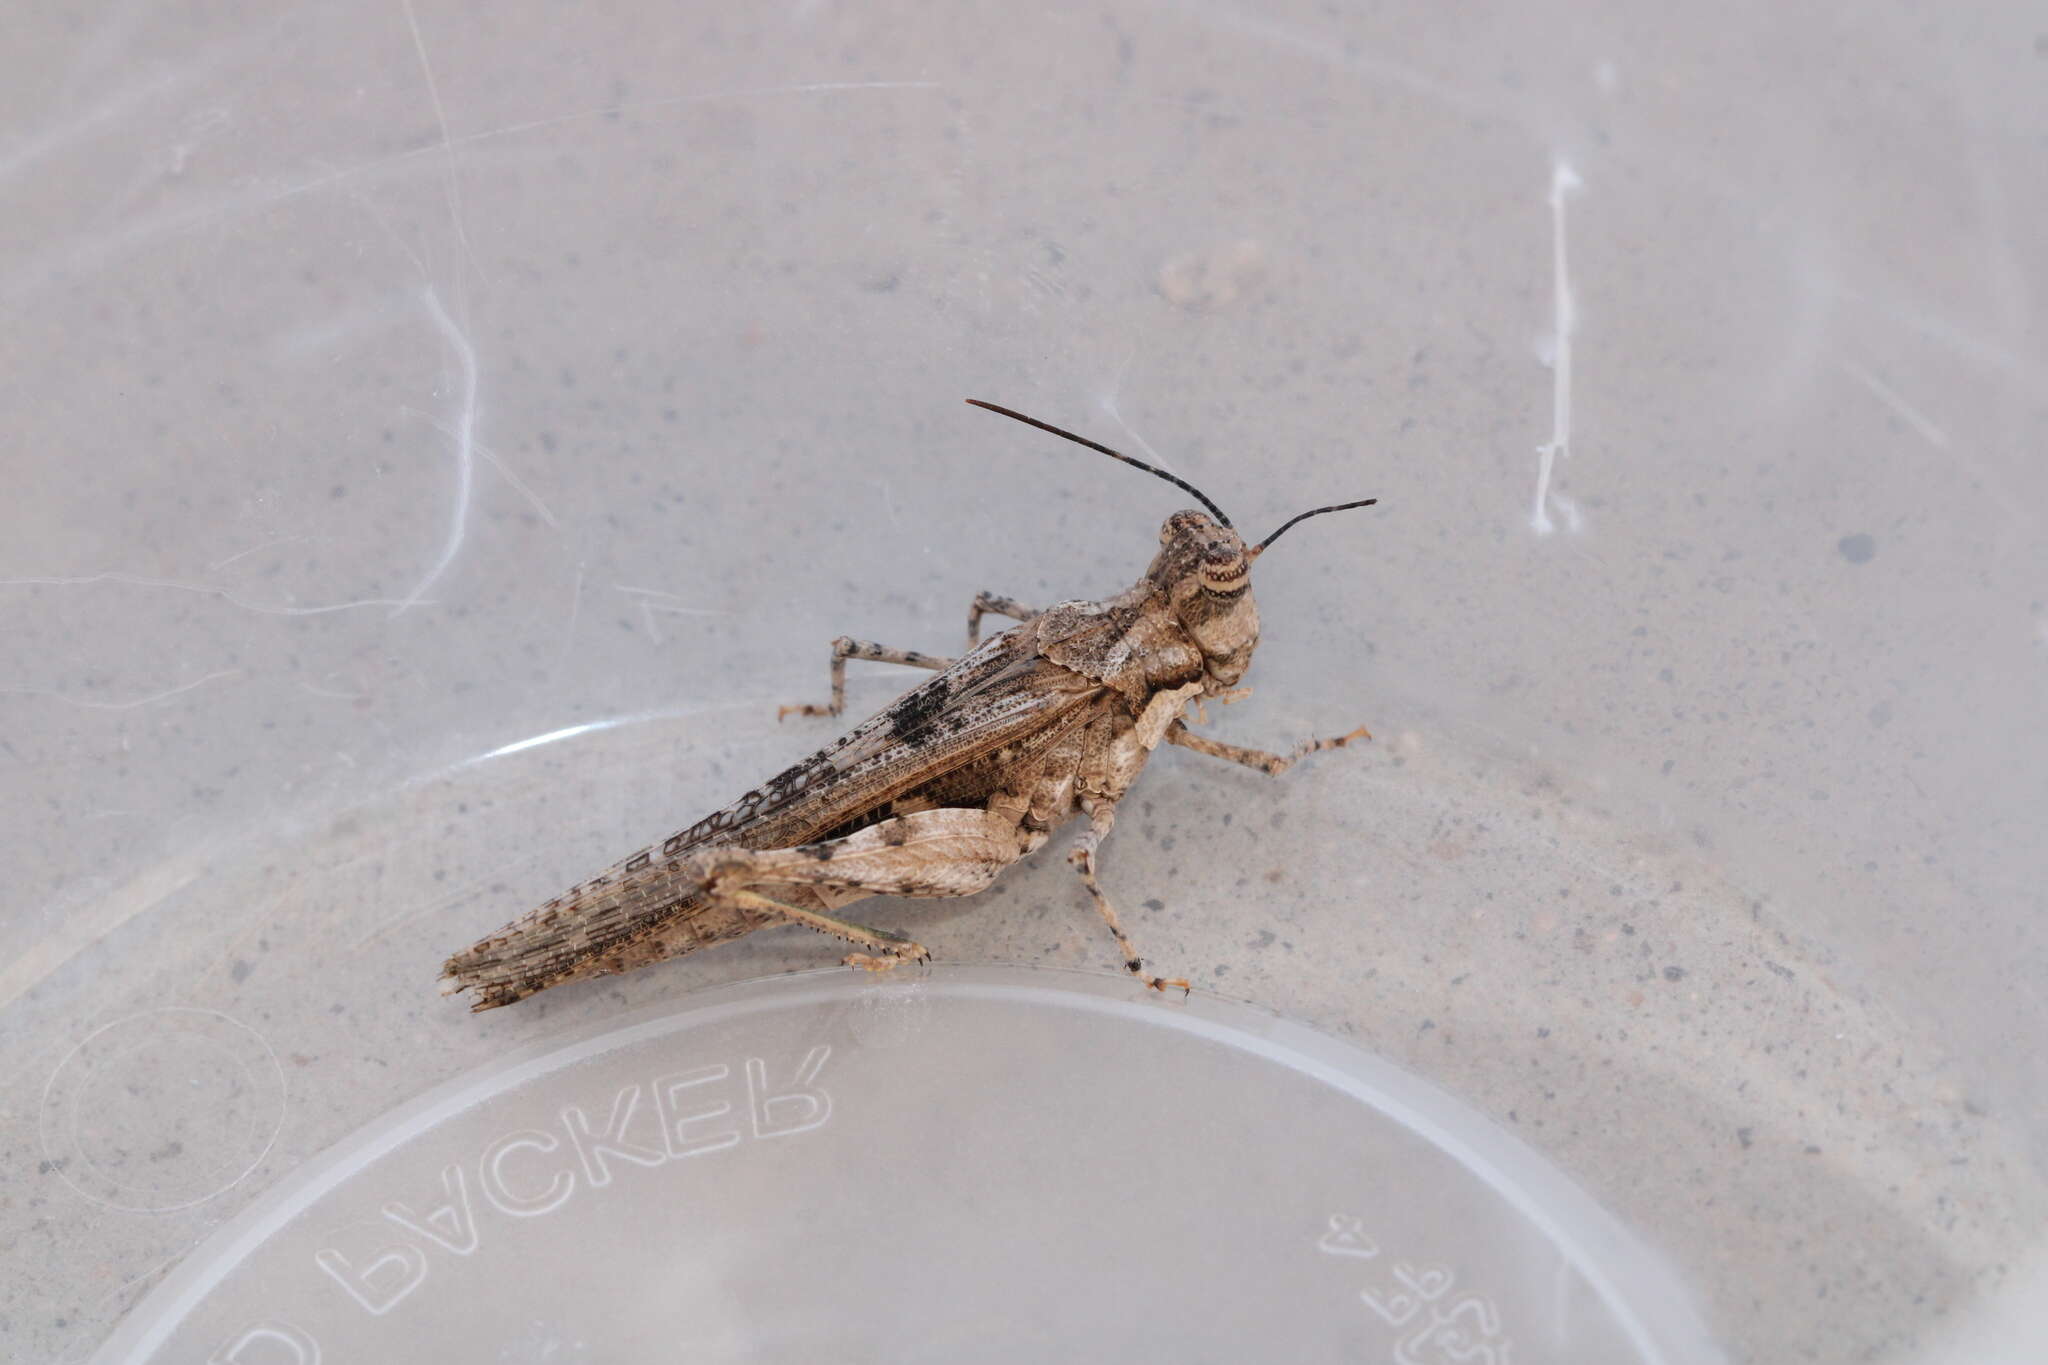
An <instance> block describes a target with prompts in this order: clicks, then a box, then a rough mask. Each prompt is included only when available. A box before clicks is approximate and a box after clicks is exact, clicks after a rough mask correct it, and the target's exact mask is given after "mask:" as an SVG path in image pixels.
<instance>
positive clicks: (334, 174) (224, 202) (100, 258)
mask: <svg viewBox="0 0 2048 1365" xmlns="http://www.w3.org/2000/svg"><path fill="white" fill-rule="evenodd" d="M941 88H943V85H942V83H941V82H939V81H820V82H814V83H810V84H804V85H771V86H761V87H756V88H750V89H742V90H708V91H704V92H702V93H699V94H694V95H674V96H666V97H663V98H659V99H651V100H633V101H628V102H625V103H620V104H609V105H600V106H598V107H595V108H591V109H579V110H576V111H574V112H571V113H567V114H557V115H554V116H553V117H550V118H540V119H530V120H528V121H526V122H523V123H509V124H505V125H503V126H501V127H497V128H486V129H483V130H482V131H480V132H475V133H465V134H463V135H462V136H461V137H450V138H447V139H446V140H445V141H443V142H435V143H432V144H430V145H428V146H425V147H414V148H410V149H408V150H406V151H403V152H397V153H394V154H392V155H390V156H381V157H377V158H375V159H373V160H369V161H364V162H359V163H358V164H356V165H353V166H344V167H342V168H341V169H339V170H329V171H324V172H322V173H320V174H318V175H314V176H309V177H307V178H306V179H303V180H298V181H296V182H293V183H289V184H284V185H274V186H263V187H258V188H252V189H249V190H242V191H236V192H233V193H229V194H222V195H218V196H216V197H214V198H212V199H209V200H207V201H205V202H203V203H198V204H193V205H191V206H189V207H180V208H175V209H169V210H166V211H164V212H162V213H159V214H156V215H155V216H153V217H151V218H148V219H146V220H144V221H141V222H130V223H128V224H127V225H125V226H122V227H119V228H116V229H114V230H112V231H109V232H105V233H101V234H100V235H98V236H95V237H88V238H86V239H84V240H82V241H67V242H66V243H65V244H64V245H63V246H62V247H61V248H56V249H53V250H50V251H46V252H44V253H42V254H41V255H40V256H37V257H33V258H31V259H29V260H27V261H25V262H23V263H20V264H17V265H16V266H15V267H14V268H13V269H12V270H10V271H8V272H6V273H4V274H0V298H4V299H8V300H20V299H23V298H26V297H27V296H28V295H29V294H31V293H33V292H35V291H37V290H40V289H43V288H47V287H48V286H50V285H53V284H56V283H59V282H61V281H62V280H63V279H64V278H65V277H66V276H67V275H69V274H70V273H72V272H74V271H80V270H91V269H97V268H100V267H102V266H104V265H105V264H106V263H107V262H109V261H111V260H114V259H116V258H117V257H119V256H120V255H122V254H123V253H125V252H128V251H132V250H135V249H137V248H140V247H143V246H146V245H148V244H149V243H151V242H153V241H155V240H156V239H158V238H160V237H167V236H171V235H173V234H176V233H180V232H191V231H197V230H199V229H201V228H215V227H219V226H221V225H223V224H226V223H229V222H232V221H234V220H236V219H237V218H244V217H250V216H253V215H256V214H261V213H266V212H268V211H269V210H271V209H272V208H274V207H276V206H277V205H279V204H282V203H285V202H286V201H288V200H291V199H295V198H298V197H299V196H301V195H306V194H314V193H318V192H319V191H321V190H324V189H327V188H329V187H330V186H334V185H340V184H345V183H347V182H349V181H351V180H355V179H359V178H361V177H364V176H371V175H375V174H378V173H379V172H382V171H386V170H392V169H395V168H397V167H400V166H404V165H406V164H408V163H410V162H413V161H416V160H418V159H419V158H420V157H422V156H429V155H433V154H435V153H444V152H445V150H446V149H449V148H459V147H466V146H469V145H471V144H474V143H478V142H485V141H489V140H492V139H495V138H503V137H515V136H517V135H519V134H520V133H525V132H531V131H534V130H536V129H540V128H549V127H553V126H555V125H558V124H564V123H573V122H576V121H578V120H582V119H596V118H607V117H610V116H612V115H616V114H622V113H631V112H634V111H636V110H642V109H659V108H665V107H669V106H677V105H690V104H705V103H710V102H713V101H717V100H731V99H753V98H759V97H761V96H767V95H809V94H831V93H836V92H841V91H859V90H937V89H941Z"/></svg>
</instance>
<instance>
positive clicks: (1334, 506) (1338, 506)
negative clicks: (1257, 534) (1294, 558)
mask: <svg viewBox="0 0 2048 1365" xmlns="http://www.w3.org/2000/svg"><path fill="white" fill-rule="evenodd" d="M1378 501H1379V499H1378V498H1365V499H1362V500H1360V501H1358V502H1333V503H1331V504H1330V505H1329V506H1328V507H1316V508H1311V509H1310V510H1309V511H1306V512H1303V513H1302V514H1301V515H1300V516H1298V517H1289V518H1288V519H1287V520H1286V521H1285V522H1283V523H1281V526H1280V529H1279V530H1277V531H1275V532H1274V533H1273V534H1272V535H1270V536H1267V537H1266V538H1265V539H1264V540H1262V541H1260V542H1259V543H1258V544H1257V545H1255V546H1253V547H1252V552H1251V553H1250V554H1249V555H1247V556H1246V558H1247V559H1257V558H1258V557H1259V556H1260V555H1262V554H1264V553H1265V552H1266V547H1267V546H1268V545H1271V544H1272V543H1273V542H1274V541H1276V540H1278V539H1280V537H1281V536H1282V535H1284V534H1286V533H1287V531H1288V530H1289V529H1290V528H1291V527H1293V525H1294V524H1295V523H1296V522H1300V521H1307V520H1308V519H1309V518H1310V517H1319V516H1321V515H1322V514H1323V513H1325V512H1348V511H1350V510H1351V509H1352V508H1354V507H1370V506H1372V505H1373V504H1374V503H1376V502H1378Z"/></svg>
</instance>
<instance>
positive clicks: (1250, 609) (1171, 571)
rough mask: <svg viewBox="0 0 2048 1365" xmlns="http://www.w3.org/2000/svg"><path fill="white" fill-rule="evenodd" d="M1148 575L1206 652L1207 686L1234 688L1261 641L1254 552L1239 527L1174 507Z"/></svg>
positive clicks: (1197, 643)
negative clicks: (1253, 584)
mask: <svg viewBox="0 0 2048 1365" xmlns="http://www.w3.org/2000/svg"><path fill="white" fill-rule="evenodd" d="M1146 576H1147V577H1148V578H1150V579H1151V580H1152V581H1153V582H1154V583H1155V584H1157V585H1158V586H1159V587H1160V588H1161V589H1162V590H1163V591H1164V592H1165V593H1166V600H1167V603H1168V605H1169V606H1170V607H1171V609H1172V611H1173V615H1174V618H1175V619H1176V620H1178V621H1179V622H1180V624H1181V628H1182V629H1183V630H1185V631H1187V633H1188V635H1189V636H1190V637H1191V638H1192V639H1193V640H1194V642H1195V644H1196V646H1197V647H1198V648H1199V649H1200V650H1201V651H1202V663H1203V668H1204V671H1205V672H1206V673H1207V674H1208V690H1209V691H1211V692H1221V691H1223V690H1224V689H1225V688H1230V687H1235V686H1236V685H1237V682H1238V679H1240V678H1242V677H1243V676H1244V671H1245V669H1247V668H1249V667H1250V666H1251V662H1252V650H1254V649H1255V648H1257V647H1258V643H1259V608H1258V605H1257V604H1256V603H1255V602H1253V601H1252V554H1251V552H1250V551H1249V550H1247V549H1246V548H1245V544H1244V541H1243V540H1242V539H1241V538H1240V537H1239V536H1238V534H1237V532H1236V531H1234V530H1232V529H1231V528H1230V527H1229V526H1227V525H1222V524H1220V523H1218V522H1217V521H1216V520H1215V519H1214V518H1212V517H1210V516H1209V515H1208V513H1206V512H1197V511H1195V510H1194V509H1192V508H1190V509H1189V510H1187V511H1185V512H1175V513H1174V514H1173V515H1172V516H1170V517H1168V518H1167V519H1166V524H1165V525H1163V526H1161V527H1160V528H1159V556H1158V558H1156V559H1154V560H1153V561H1152V567H1151V568H1150V569H1148V570H1146Z"/></svg>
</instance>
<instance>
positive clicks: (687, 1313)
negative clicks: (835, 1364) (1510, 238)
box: [102, 969, 1719, 1362]
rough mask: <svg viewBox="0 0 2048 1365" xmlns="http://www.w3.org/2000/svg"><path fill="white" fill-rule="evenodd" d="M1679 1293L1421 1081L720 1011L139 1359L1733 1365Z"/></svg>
mask: <svg viewBox="0 0 2048 1365" xmlns="http://www.w3.org/2000/svg"><path fill="white" fill-rule="evenodd" d="M1685 1300H1686V1295H1685V1292H1684V1290H1683V1288H1682V1286H1681V1284H1680V1282H1679V1281H1678V1280H1677V1278H1676V1277H1675V1276H1673V1275H1672V1274H1671V1273H1670V1271H1669V1270H1668V1269H1667V1268H1666V1267H1665V1266H1663V1265H1662V1264H1661V1262H1660V1261H1659V1260H1658V1259H1657V1258H1656V1257H1654V1256H1652V1255H1650V1254H1648V1253H1647V1252H1646V1251H1645V1250H1644V1249H1643V1248H1642V1246H1641V1245H1640V1244H1638V1243H1636V1242H1634V1241H1633V1239H1631V1238H1630V1237H1629V1236H1628V1234H1626V1233H1625V1232H1624V1231H1623V1230H1622V1229H1621V1227H1620V1226H1619V1225H1618V1224H1617V1223H1615V1221H1614V1220H1613V1219H1612V1218H1611V1217H1609V1216H1608V1215H1606V1214H1605V1213H1603V1212H1602V1211H1601V1210H1600V1209H1599V1208H1598V1206H1597V1205H1595V1204H1593V1203H1592V1202H1591V1201H1590V1200H1588V1199H1587V1198H1586V1197H1585V1195H1583V1194H1582V1193H1580V1192H1579V1191H1578V1190H1576V1189H1575V1188H1573V1187H1572V1186H1571V1185H1570V1183H1569V1182H1567V1181H1565V1180H1563V1179H1562V1178H1561V1177H1560V1176H1559V1175H1558V1174H1557V1173H1556V1172H1555V1171H1554V1170H1552V1169H1550V1168H1548V1167H1547V1166H1546V1165H1545V1164H1544V1163H1543V1162H1542V1161H1541V1160H1540V1159H1539V1158H1537V1157H1536V1156H1535V1155H1534V1154H1533V1153H1532V1152H1531V1151H1529V1149H1528V1148H1527V1147H1525V1146H1524V1145H1522V1144H1521V1143H1519V1142H1517V1141H1515V1140H1514V1139H1513V1138H1511V1137H1509V1136H1508V1135H1507V1134H1505V1133H1503V1132H1501V1131H1500V1130H1499V1129H1497V1128H1495V1127H1493V1126H1492V1125H1490V1124H1488V1123H1487V1122H1486V1121H1485V1120H1484V1119H1482V1118H1481V1117H1479V1115H1477V1114H1476V1113H1474V1112H1473V1111H1472V1110H1471V1109H1469V1108H1467V1107H1466V1106H1464V1105H1461V1104H1459V1103H1458V1102H1456V1101H1454V1100H1452V1099H1450V1098H1449V1097H1448V1096H1446V1095H1444V1094H1443V1093H1442V1092H1440V1091H1438V1090H1435V1089H1434V1088H1433V1087H1431V1086H1429V1085H1427V1084H1425V1083H1422V1082H1420V1081H1418V1080H1416V1079H1415V1078H1413V1077H1411V1076H1409V1075H1407V1074H1405V1073H1403V1072H1401V1071H1399V1070H1398V1069H1396V1068H1394V1067H1391V1066H1389V1065H1387V1064H1386V1063H1384V1062H1380V1061H1377V1060H1375V1059H1373V1058H1370V1057H1367V1056H1365V1055H1364V1054H1361V1053H1359V1052H1357V1051H1355V1050H1353V1049H1350V1048H1346V1047H1343V1046H1341V1045H1339V1044H1336V1043H1333V1042H1331V1041H1330V1040H1328V1039H1327V1038H1324V1037H1323V1036H1321V1035H1319V1034H1317V1033H1314V1032H1312V1031H1310V1030H1307V1029H1304V1028H1301V1027H1300V1026H1298V1025H1293V1024H1289V1023H1286V1022H1284V1021H1282V1020H1279V1019H1275V1018H1273V1017H1271V1016H1270V1015H1265V1014H1261V1013H1259V1012H1256V1011H1253V1010H1250V1009H1247V1008H1245V1007H1243V1006H1240V1005H1233V1004H1228V1003H1224V1002H1219V1001H1215V1000H1213V999H1211V998H1209V997H1207V996H1204V997H1201V998H1199V999H1190V1000H1188V1001H1186V1002H1168V1001H1163V1000H1160V999H1157V998H1153V999H1145V998H1134V997H1133V996H1132V994H1131V992H1130V991H1129V989H1128V988H1127V986H1125V985H1124V983H1121V982H1117V981H1115V980H1114V979H1110V978H1104V977H1101V976H1082V975H1079V974H1074V973H1050V972H1032V971H1019V970H1015V969H1010V970H996V969H979V970H972V969H951V970H945V969H942V970H939V971H937V972H936V973H934V974H933V975H932V977H931V978H930V979H928V980H912V979H908V978H906V979H903V980H896V981H890V982H887V983H884V984H869V983H867V982H865V981H862V980H856V979H854V978H852V977H850V976H849V975H847V974H845V973H840V972H834V973H831V974H829V975H817V974H813V975H807V976H802V977H797V978H794V979H785V980H782V981H773V982H754V983H748V984H746V985H743V986H740V987H732V988H726V989H723V990H717V991H710V992H706V993H704V994H703V995H701V996H698V997H695V998H693V999H692V1000H690V1001H689V1002H687V1003H685V1004H684V1005H683V1006H682V1007H681V1008H679V1009H663V1010H660V1011H657V1012H655V1013H653V1014H651V1015H650V1014H647V1013H646V1012H641V1013H640V1014H639V1015H638V1016H637V1017H634V1018H631V1019H628V1020H624V1021H620V1022H616V1023H607V1024H604V1025H600V1026H598V1027H596V1028H586V1029H582V1030H577V1031H575V1032H573V1033H571V1034H569V1035H567V1036H564V1037H562V1038H559V1039H556V1040H553V1041H552V1042H551V1043H549V1044H548V1045H546V1046H545V1047H540V1048H529V1049H525V1050H523V1051H521V1052H519V1053H518V1054H515V1055H514V1056H512V1057H509V1058H507V1059H505V1060H504V1061H502V1062H501V1063H498V1064H496V1065H493V1066H490V1067H487V1068H484V1069H483V1070H481V1071H479V1072H476V1073H472V1074H471V1075H468V1076H465V1077H463V1078H462V1079H461V1080H460V1081H458V1082H456V1083H454V1084H451V1085H447V1086H443V1087H441V1088H439V1089H438V1090H436V1091H434V1092H433V1093H431V1094H429V1095H427V1096H424V1097H422V1098H420V1099H418V1100H416V1101H414V1102H412V1103H410V1104H407V1105H404V1106H401V1107H400V1108H399V1109H398V1110H397V1111H396V1112H394V1113H393V1114H391V1115H389V1116H388V1117H386V1118H385V1119H384V1120H382V1121H380V1122H379V1123H378V1124H377V1125H375V1126H374V1127H373V1128H371V1129H370V1130H367V1131H365V1132H363V1133H360V1134H358V1135H357V1136H355V1137H354V1138H352V1139H351V1140H350V1141H348V1142H347V1143H345V1144H344V1145H343V1146H341V1147H340V1148H338V1149H337V1150H335V1151H333V1152H331V1153H329V1154H328V1155H327V1156H325V1157H323V1158H321V1159H320V1160H318V1161H315V1162H312V1163H310V1164H309V1165H308V1166H307V1167H305V1168H303V1169H301V1170H300V1171H298V1172H297V1173H295V1174H294V1175H293V1176H292V1177H291V1178H289V1179H287V1180H285V1181H282V1182H280V1183H279V1185H278V1187H277V1188H275V1189H273V1190H272V1191H271V1192H270V1193H269V1195H268V1196H267V1197H265V1198H264V1199H263V1200H262V1201H260V1203H258V1204H257V1205H256V1206H255V1207H253V1208H251V1209H249V1210H248V1211H246V1212H245V1213H244V1214H243V1215H242V1216H241V1217H240V1218H238V1219H236V1220H235V1222H234V1223H233V1224H232V1225H231V1226H229V1227H227V1228H225V1229H223V1230H222V1231H221V1232H220V1233H218V1234H216V1236H215V1237H214V1238H213V1239H212V1240H211V1241H210V1242H209V1243H208V1244H207V1246H206V1248H204V1249H203V1250H202V1251H199V1252H195V1253H194V1254H193V1255H191V1256H190V1257H188V1258H186V1260H185V1261H184V1263H183V1264H182V1265H181V1266H180V1267H179V1269H178V1270H177V1272H176V1273H175V1274H173V1275H171V1276H169V1277H167V1278H166V1280H165V1282H164V1283H163V1284H162V1285H161V1286H160V1287H159V1288H158V1289H157V1290H156V1292H155V1293H154V1294H152V1295H151V1296H150V1297H149V1299H148V1300H147V1301H145V1302H144V1303H143V1304H142V1305H141V1306H140V1307H138V1308H137V1309H136V1310H135V1311H134V1312H133V1313H131V1314H129V1315H128V1317H127V1319H126V1320H125V1321H124V1322H123V1324H122V1326H121V1329H120V1331H118V1332H117V1333H116V1334H115V1336H114V1338H113V1339H112V1340H111V1341H110V1342H108V1343H107V1345H106V1347H105V1348H104V1349H103V1352H102V1354H103V1356H104V1357H105V1358H106V1359H108V1360H161V1361H174V1360H198V1359H217V1360H228V1361H244V1360H248V1361H262V1360H280V1359H281V1360H295V1361H314V1360H320V1359H323V1358H324V1359H374V1360H394V1359H400V1358H425V1357H428V1356H433V1357H437V1358H452V1359H467V1360H646V1359H652V1358H655V1357H658V1356H669V1355H676V1354H681V1355H684V1356H688V1357H690V1358H693V1359H694V1358H713V1359H731V1358H746V1359H762V1360H818V1359H831V1360H846V1361H866V1360H872V1361H884V1360H963V1359H973V1360H1020V1361H1021V1360H1075V1359H1090V1358H1098V1357H1099V1358H1107V1357H1110V1356H1113V1355H1128V1354H1131V1353H1142V1354H1146V1355H1160V1356H1170V1357H1172V1358H1175V1359H1184V1360H1218V1361H1223V1360H1253V1359H1265V1360H1282V1359H1284V1360H1356V1359H1372V1358H1374V1357H1375V1356H1376V1355H1377V1356H1387V1355H1391V1357H1392V1358H1394V1359H1400V1360H1413V1361H1478V1362H1505V1361H1509V1360H1516V1359H1558V1360H1575V1361H1587V1362H1599V1361H1627V1362H1635V1361H1672V1362H1680V1361H1705V1360H1713V1359H1718V1358H1719V1356H1718V1355H1717V1354H1716V1353H1714V1352H1713V1351H1712V1350H1711V1348H1710V1347H1709V1345H1708V1344H1707V1341H1706V1336H1705V1331H1704V1328H1703V1326H1702V1325H1701V1324H1700V1322H1699V1321H1698V1319H1697V1318H1696V1317H1694V1316H1693V1315H1692V1314H1691V1313H1690V1312H1689V1311H1688V1310H1687V1307H1686V1301H1685Z"/></svg>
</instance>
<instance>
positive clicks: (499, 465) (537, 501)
mask: <svg viewBox="0 0 2048 1365" xmlns="http://www.w3.org/2000/svg"><path fill="white" fill-rule="evenodd" d="M404 411H406V412H408V413H410V414H412V415H413V416H414V417H417V418H419V419H420V420H421V421H423V422H425V423H427V424H428V425H429V426H431V427H433V428H434V430H436V431H438V432H440V433H441V434H442V435H443V436H446V437H447V438H448V439H449V440H451V441H459V440H461V439H462V436H461V433H460V432H458V431H457V430H456V429H455V428H454V427H451V426H449V425H448V424H447V423H446V422H443V421H442V420H441V419H440V418H438V417H435V416H434V415H433V414H432V413H426V412H421V411H419V410H418V409H417V408H406V409H404ZM470 444H471V445H472V446H474V447H475V449H476V453H477V454H478V455H481V456H482V457H483V460H484V463H485V464H487V465H489V466H490V467H491V468H492V469H494V470H496V471H497V473H498V477H499V478H501V479H503V480H504V481H505V482H506V483H507V484H509V485H511V488H512V491H513V492H515V493H517V494H518V495H519V496H520V497H522V498H525V499H526V501H527V502H528V503H529V504H531V505H532V507H533V510H534V514H535V515H536V516H538V517H539V518H540V519H541V520H542V521H544V522H546V523H547V524H548V529H549V530H551V531H558V530H560V529H561V527H562V523H561V522H559V521H557V520H555V514H554V513H553V512H552V511H550V510H549V509H548V505H547V504H546V503H545V502H542V501H541V497H540V494H538V493H536V492H534V491H533V488H532V486H531V485H529V484H528V483H527V482H526V480H524V479H522V478H520V477H519V476H518V475H517V474H515V473H513V472H512V470H511V468H510V467H509V466H508V465H506V463H505V461H504V460H503V459H501V458H499V456H498V452H496V451H495V450H492V449H491V448H490V447H489V446H487V445H485V444H484V443H483V442H482V441H479V440H477V439H476V438H475V437H474V436H473V435H472V436H471V438H470Z"/></svg>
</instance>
